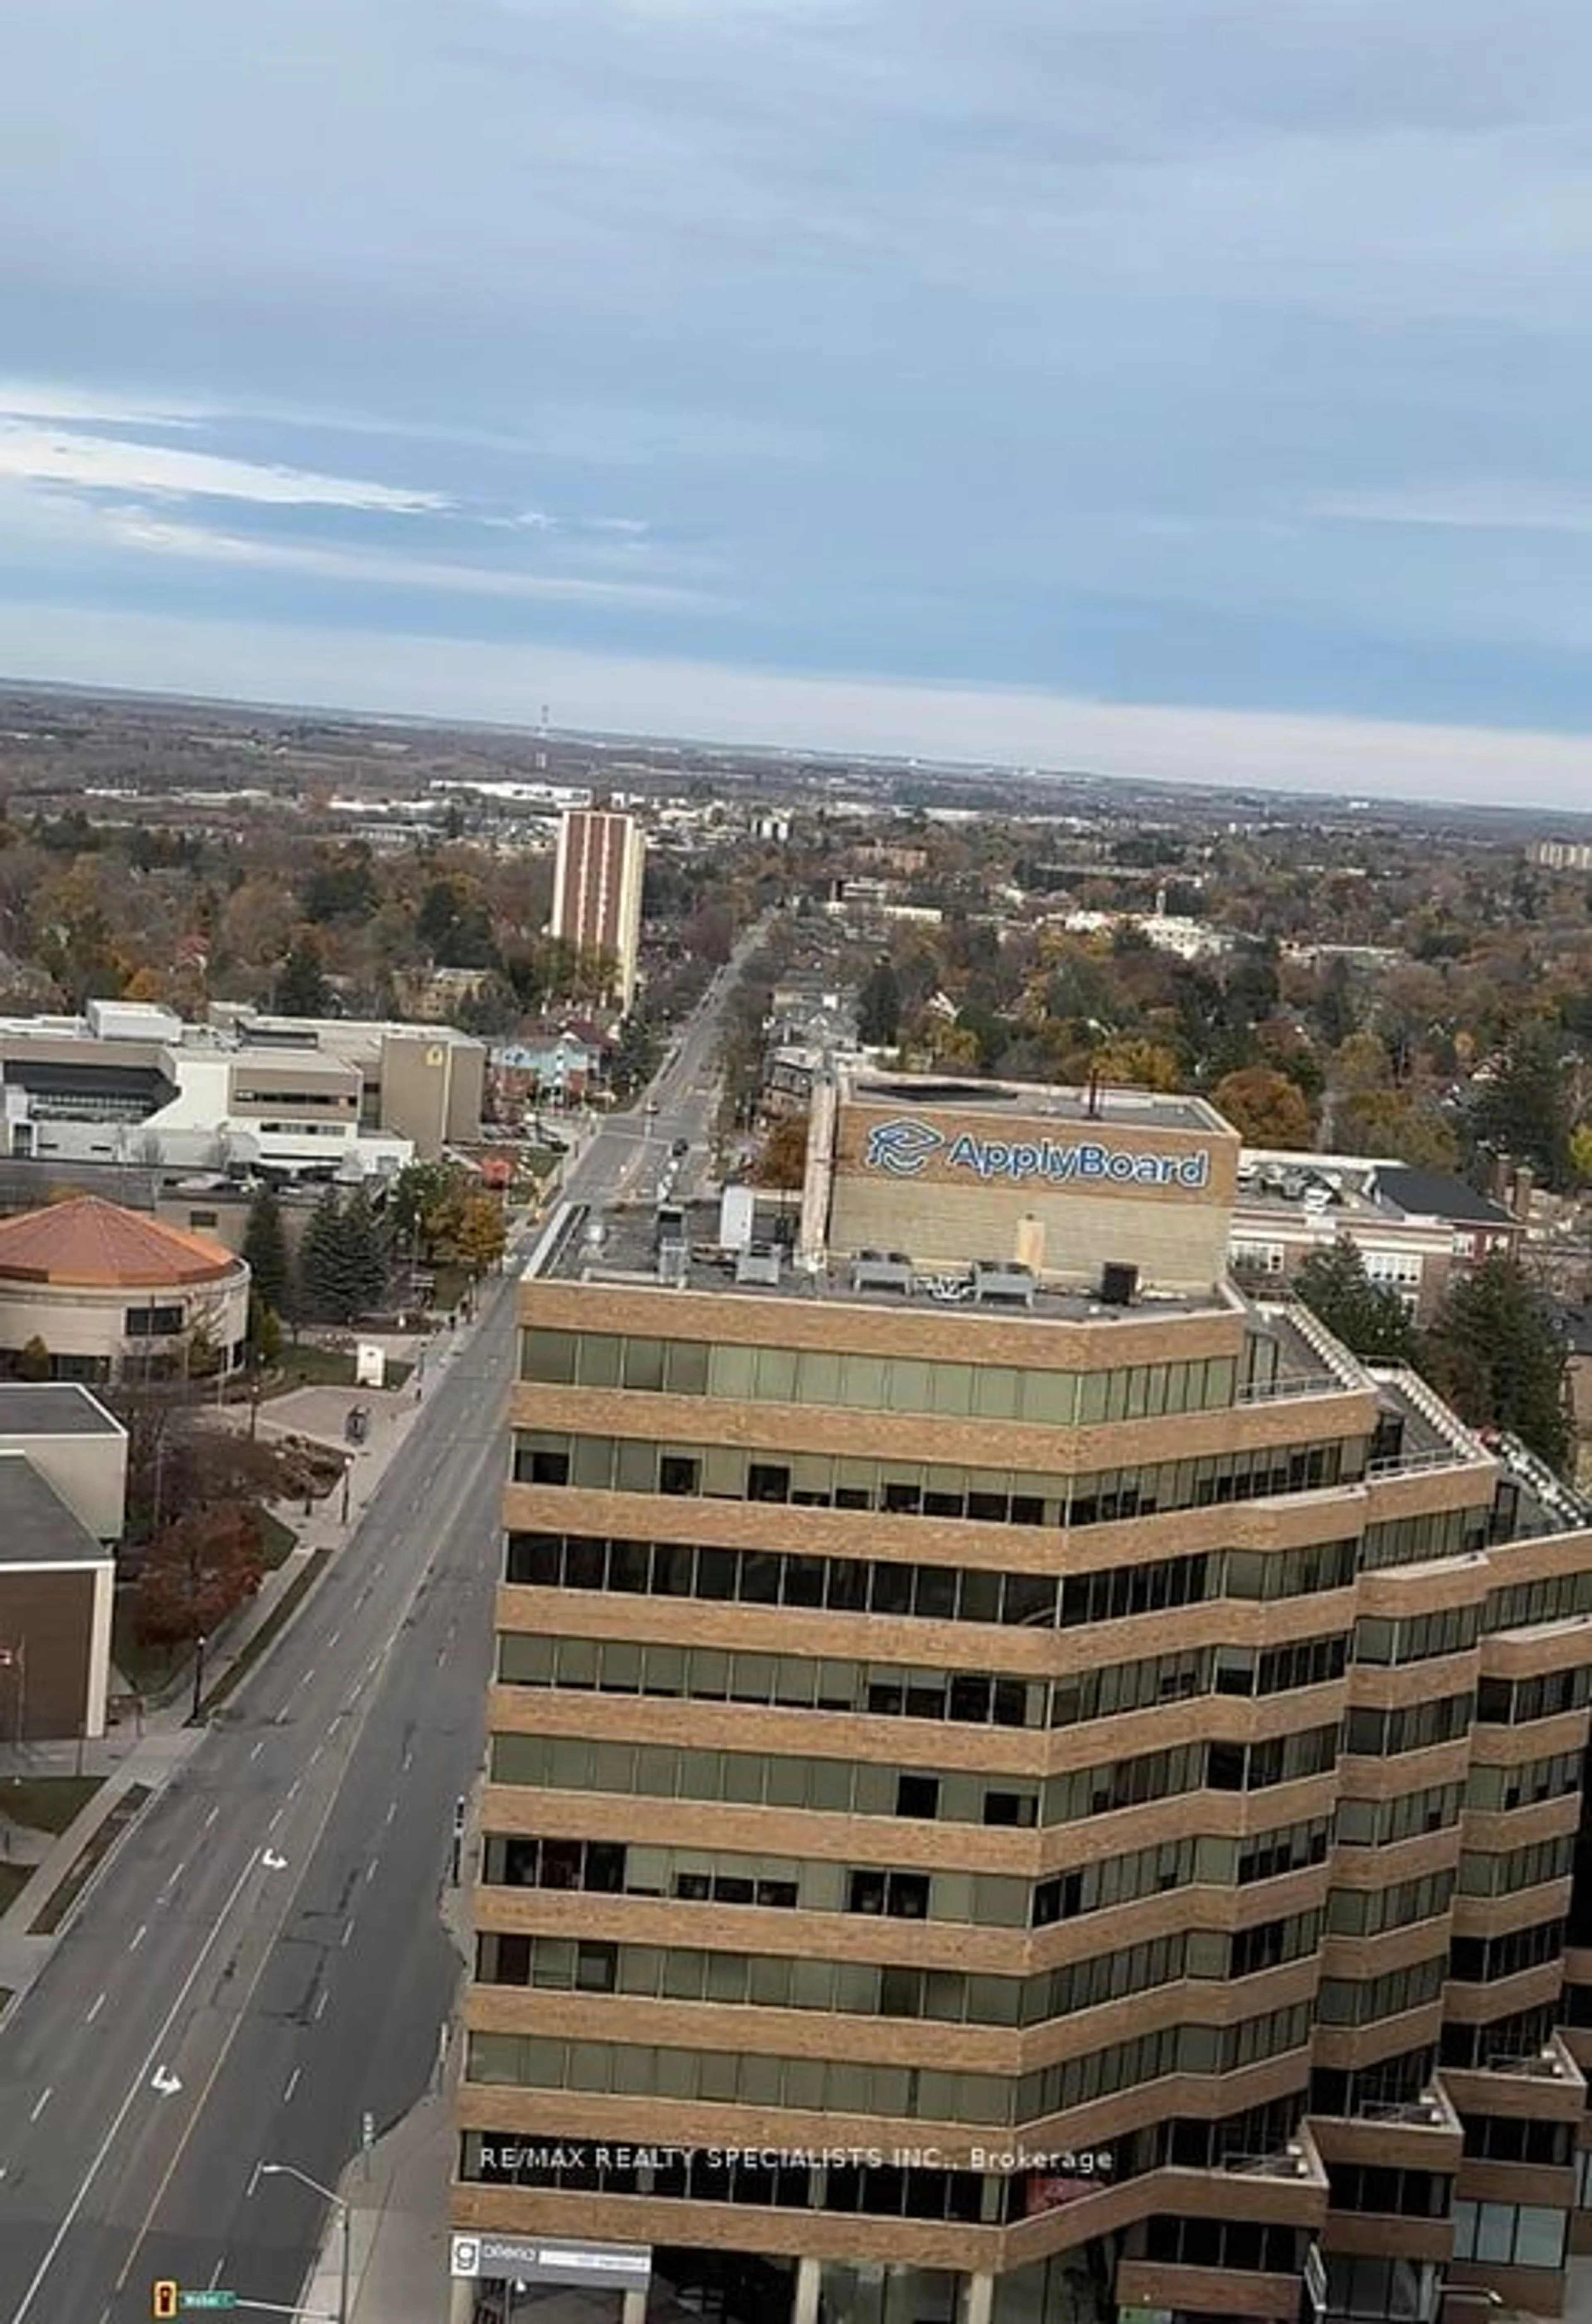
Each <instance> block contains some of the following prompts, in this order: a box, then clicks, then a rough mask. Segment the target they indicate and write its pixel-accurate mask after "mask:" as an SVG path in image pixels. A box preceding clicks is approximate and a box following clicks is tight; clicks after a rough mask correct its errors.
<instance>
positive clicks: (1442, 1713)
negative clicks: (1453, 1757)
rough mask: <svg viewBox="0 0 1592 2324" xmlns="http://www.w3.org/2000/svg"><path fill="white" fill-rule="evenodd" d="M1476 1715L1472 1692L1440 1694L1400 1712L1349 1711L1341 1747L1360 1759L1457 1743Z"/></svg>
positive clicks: (1413, 1703)
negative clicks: (1437, 1744) (1438, 1744)
mask: <svg viewBox="0 0 1592 2324" xmlns="http://www.w3.org/2000/svg"><path fill="white" fill-rule="evenodd" d="M1475 1718H1476V1696H1475V1695H1474V1694H1473V1693H1470V1692H1467V1693H1464V1694H1439V1695H1437V1696H1435V1697H1430V1698H1429V1699H1428V1700H1427V1701H1424V1702H1412V1703H1410V1704H1407V1705H1406V1706H1405V1708H1404V1709H1403V1710H1402V1711H1361V1710H1351V1711H1349V1713H1348V1715H1347V1718H1346V1719H1345V1720H1344V1727H1343V1748H1344V1749H1345V1750H1346V1751H1350V1752H1353V1753H1355V1754H1356V1756H1357V1757H1362V1758H1382V1759H1392V1758H1396V1757H1398V1756H1399V1755H1400V1754H1401V1753H1402V1752H1404V1751H1426V1750H1430V1748H1431V1747H1432V1745H1433V1744H1436V1743H1457V1742H1458V1739H1459V1738H1460V1737H1461V1736H1462V1735H1468V1734H1469V1732H1470V1729H1471V1726H1472V1723H1473V1722H1474V1720H1475Z"/></svg>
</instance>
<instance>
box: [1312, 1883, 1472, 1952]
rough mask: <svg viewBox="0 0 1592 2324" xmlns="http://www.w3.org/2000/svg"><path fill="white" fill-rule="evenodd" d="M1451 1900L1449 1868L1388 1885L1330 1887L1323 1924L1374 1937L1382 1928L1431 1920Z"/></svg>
mask: <svg viewBox="0 0 1592 2324" xmlns="http://www.w3.org/2000/svg"><path fill="white" fill-rule="evenodd" d="M1453 1901H1454V1875H1453V1873H1452V1872H1451V1871H1449V1872H1429V1873H1427V1874H1426V1876H1425V1877H1424V1878H1423V1879H1420V1880H1399V1881H1396V1882H1395V1883H1394V1884H1393V1886H1392V1887H1391V1888H1334V1889H1333V1891H1332V1892H1331V1894H1330V1895H1329V1896H1328V1899H1327V1926H1328V1929H1330V1930H1331V1932H1332V1933H1333V1934H1334V1936H1340V1937H1375V1936H1380V1935H1381V1933H1382V1932H1383V1931H1384V1929H1403V1928H1409V1927H1412V1926H1413V1924H1414V1923H1416V1922H1417V1921H1431V1920H1435V1919H1436V1918H1437V1917H1438V1915H1439V1914H1440V1913H1446V1912H1447V1911H1448V1910H1449V1906H1450V1905H1451V1904H1452V1903H1453Z"/></svg>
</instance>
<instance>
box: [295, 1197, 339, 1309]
mask: <svg viewBox="0 0 1592 2324" xmlns="http://www.w3.org/2000/svg"><path fill="white" fill-rule="evenodd" d="M299 1278H300V1281H301V1283H302V1285H303V1288H304V1304H305V1305H306V1306H307V1307H308V1308H309V1310H310V1314H312V1315H325V1316H331V1315H336V1316H339V1317H340V1316H341V1314H342V1311H343V1308H344V1305H345V1302H346V1300H347V1272H346V1270H345V1268H344V1266H343V1237H342V1204H341V1203H339V1201H338V1190H337V1188H336V1187H335V1186H328V1187H327V1189H326V1190H325V1192H324V1193H323V1194H321V1196H320V1197H319V1201H318V1202H317V1203H316V1205H315V1208H314V1209H313V1210H312V1211H311V1212H310V1222H309V1224H308V1226H307V1227H306V1228H305V1229H304V1240H303V1242H302V1243H301V1246H300V1249H299Z"/></svg>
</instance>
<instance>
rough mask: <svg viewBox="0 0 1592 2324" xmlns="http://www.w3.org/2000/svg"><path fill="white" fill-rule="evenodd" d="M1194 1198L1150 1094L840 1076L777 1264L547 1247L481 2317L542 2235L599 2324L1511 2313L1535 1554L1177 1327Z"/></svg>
mask: <svg viewBox="0 0 1592 2324" xmlns="http://www.w3.org/2000/svg"><path fill="white" fill-rule="evenodd" d="M1237 1150H1238V1142H1237V1139H1236V1136H1235V1135H1234V1133H1233V1131H1232V1130H1230V1129H1229V1127H1228V1126H1227V1125H1226V1123H1225V1122H1224V1121H1223V1120H1221V1119H1220V1118H1219V1117H1218V1116H1217V1114H1215V1113H1214V1112H1213V1111H1211V1109H1210V1108H1209V1107H1208V1105H1207V1104H1206V1103H1205V1102H1203V1101H1201V1100H1199V1099H1197V1098H1191V1097H1177V1096H1152V1095H1148V1094H1146V1093H1142V1092H1113V1091H1106V1092H1099V1093H1089V1094H1088V1095H1084V1094H1079V1093H1067V1092H1062V1091H1057V1090H1050V1089H1042V1090H1041V1089H1029V1088H1004V1087H995V1086H991V1085H988V1084H966V1085H958V1084H952V1083H946V1082H937V1083H929V1082H922V1081H913V1080H908V1079H902V1078H888V1077H883V1076H878V1075H869V1074H865V1073H863V1072H861V1071H860V1070H859V1071H858V1072H857V1073H856V1074H849V1073H843V1074H841V1076H840V1078H839V1081H838V1084H837V1085H835V1086H832V1087H831V1086H829V1085H828V1084H825V1085H822V1086H820V1088H819V1093H818V1096H817V1101H816V1103H815V1108H814V1113H813V1117H812V1125H811V1136H810V1150H809V1161H808V1176H807V1185H806V1189H805V1194H804V1197H803V1212H802V1220H801V1232H800V1236H799V1238H798V1240H797V1243H796V1247H795V1249H794V1250H791V1251H789V1252H783V1253H782V1252H781V1251H780V1250H777V1249H776V1248H775V1247H773V1245H772V1244H771V1245H764V1244H758V1243H754V1244H753V1245H752V1247H751V1248H750V1249H748V1250H743V1251H742V1252H741V1253H740V1254H739V1255H738V1256H735V1257H732V1258H726V1259H721V1258H720V1257H719V1256H718V1254H717V1250H716V1242H717V1214H714V1216H713V1217H711V1218H708V1219H707V1220H705V1221H703V1222H688V1230H689V1233H690V1241H689V1243H688V1244H684V1245H682V1244H681V1243H680V1241H679V1240H678V1233H677V1230H676V1222H675V1221H674V1220H673V1219H671V1217H670V1216H669V1215H668V1214H664V1215H663V1216H662V1220H661V1221H659V1222H655V1221H654V1219H653V1216H652V1214H651V1213H641V1212H625V1211H615V1212H614V1213H610V1214H609V1215H608V1217H607V1218H606V1220H605V1221H604V1222H602V1227H603V1231H602V1233H601V1234H600V1236H599V1235H597V1233H596V1232H594V1231H593V1230H594V1227H595V1225H596V1222H593V1221H591V1220H589V1219H588V1218H586V1217H585V1216H584V1215H583V1214H582V1213H579V1212H578V1211H572V1212H569V1213H563V1214H560V1216H559V1217H558V1218H557V1219H556V1220H555V1221H554V1222H553V1224H552V1226H551V1229H550V1231H549V1234H548V1237H547V1239H546V1240H545V1241H544V1243H543V1245H542V1247H541V1250H540V1251H539V1253H538V1255H537V1258H536V1260H535V1262H534V1263H533V1266H532V1272H531V1274H530V1275H529V1276H528V1277H527V1279H526V1281H525V1283H524V1285H523V1289H522V1293H521V1299H522V1311H521V1313H522V1323H523V1334H522V1355H521V1365H520V1382H519V1385H518V1386H517V1387H516V1388H515V1389H514V1395H513V1399H512V1427H513V1456H512V1475H513V1481H512V1482H511V1483H510V1485H509V1486H508V1488H507V1490H506V1494H505V1499H504V1520H505V1535H504V1578H503V1584H502V1588H501V1591H500V1593H499V1600H498V1608H497V1628H498V1645H497V1664H496V1674H495V1685H494V1687H493V1690H492V1694H491V1701H490V1712H489V1727H490V1745H489V1753H490V1757H489V1766H488V1778H487V1784H486V1790H485V1793H484V1796H483V1806H482V1818H481V1821H482V1839H481V1851H482V1852H481V1865H480V1879H479V1885H478V1886H477V1888H476V1891H475V1900H474V1915H475V1934H474V1941H475V1961H474V1975H473V1980H472V1982H471V1984H470V1987H469V1988H468V1994H467V2007H466V2025H465V2031H464V2045H465V2046H464V2061H463V2078H462V2081H461V2084H460V2088H459V2093H458V2124H459V2148H458V2164H457V2172H458V2176H457V2180H456V2183H455V2186H454V2190H453V2217H454V2222H455V2226H456V2227H457V2228H458V2230H459V2231H460V2232H461V2233H467V2234H469V2235H470V2236H478V2237H481V2238H483V2239H484V2240H483V2241H482V2243H481V2245H480V2246H479V2253H478V2255H477V2256H479V2257H480V2258H481V2260H482V2265H483V2273H484V2275H485V2276H486V2277H490V2276H491V2274H492V2273H493V2272H494V2268H495V2269H496V2272H497V2273H500V2274H502V2273H512V2272H513V2271H514V2269H515V2268H518V2267H521V2266H522V2265H523V2264H524V2262H523V2255H524V2254H526V2253H531V2254H532V2255H534V2253H535V2252H536V2251H538V2250H539V2249H541V2245H542V2244H545V2243H546V2242H547V2240H548V2239H549V2238H551V2239H553V2241H554V2242H555V2244H556V2243H558V2242H559V2241H560V2239H561V2242H562V2245H563V2246H568V2247H579V2248H578V2249H577V2252H576V2258H575V2261H574V2262H573V2266H574V2268H575V2271H576V2276H575V2279H574V2280H578V2269H579V2267H580V2266H582V2265H588V2266H591V2267H596V2268H598V2269H601V2268H607V2269H610V2270H616V2271H618V2272H617V2273H609V2274H606V2275H600V2274H599V2275H598V2276H597V2277H596V2278H594V2279H593V2280H597V2281H603V2282H616V2283H625V2282H628V2283H629V2284H630V2286H631V2289H630V2290H629V2292H627V2293H626V2294H625V2295H624V2301H625V2304H624V2313H625V2318H626V2319H627V2324H631V2319H640V2318H641V2317H643V2315H644V2314H646V2313H647V2312H648V2310H647V2301H648V2293H647V2291H646V2290H645V2289H644V2288H643V2287H644V2284H645V2282H646V2279H647V2276H648V2273H649V2271H650V2274H651V2279H652V2283H653V2296H654V2300H655V2301H661V2297H662V2287H664V2286H665V2285H667V2286H668V2287H670V2288H671V2291H672V2292H677V2293H679V2294H680V2295H682V2296H683V2297H684V2298H685V2299H686V2300H687V2301H688V2302H690V2303H691V2306H692V2312H698V2313H702V2314H705V2315H712V2316H717V2317H722V2318H726V2319H739V2324H820V2319H821V2324H1116V2319H1134V2324H1146V2319H1155V2320H1156V2324H1184V2319H1186V2324H1207V2320H1208V2319H1212V2320H1213V2319H1233V2318H1254V2319H1273V2320H1274V2324H1295V2319H1307V2324H1310V2319H1356V2324H1357V2319H1407V2320H1408V2324H1435V2319H1439V2318H1441V2319H1447V2324H1456V2319H1463V2318H1475V2319H1477V2324H1479V2319H1481V2318H1483V2317H1484V2316H1486V2315H1487V2314H1489V2313H1490V2312H1492V2305H1493V2302H1495V2301H1500V2300H1501V2301H1504V2302H1505V2303H1506V2304H1508V2305H1509V2306H1511V2307H1519V2308H1523V2309H1530V2310H1547V2311H1554V2310H1557V2309H1558V2308H1559V2306H1560V2302H1561V2300H1562V2294H1563V2281H1564V2279H1563V2264H1564V2259H1565V2253H1566V2248H1567V2240H1568V2236H1569V2228H1570V2225H1571V2220H1572V2215H1573V2214H1574V2213H1575V2211H1576V2209H1577V2207H1578V2194H1579V2192H1580V2190H1581V2189H1582V2187H1583V2185H1584V2183H1585V2182H1584V2180H1583V2179H1582V2177H1581V2175H1580V2170H1581V2166H1580V2163H1579V2160H1578V2147H1579V2144H1580V2138H1581V2124H1582V2119H1583V2114H1584V2107H1585V2099H1586V2085H1585V2082H1584V2080H1583V2078H1582V2074H1581V2071H1580V2070H1579V2067H1578V2064H1577V2063H1576V2060H1575V2057H1574V2055H1572V2049H1574V2048H1575V2047H1577V2046H1578V2042H1577V2039H1576V2036H1575V2035H1574V2033H1573V2031H1572V2032H1571V2033H1569V2034H1565V2033H1560V2030H1559V2029H1560V2024H1561V2022H1562V2021H1564V2020H1565V2019H1566V2018H1567V2016H1568V2017H1569V2018H1572V2019H1573V2018H1574V2016H1575V2015H1577V2011H1576V2009H1575V2006H1574V2004H1575V1999H1576V1997H1575V1995H1574V1994H1571V1995H1570V1996H1569V1999H1568V2000H1567V1997H1566V1996H1565V1993H1564V1984H1565V1974H1566V1958H1565V1953H1566V1941H1567V1918H1568V1916H1569V1914H1571V1911H1572V1905H1571V1887H1572V1883H1571V1875H1572V1870H1573V1864H1574V1857H1575V1849H1576V1833H1577V1827H1578V1817H1579V1814H1580V1803H1581V1790H1582V1781H1583V1764H1584V1756H1585V1748H1586V1743H1587V1699H1588V1689H1589V1686H1592V1618H1589V1616H1592V1535H1589V1534H1588V1532H1587V1530H1586V1528H1585V1523H1584V1515H1585V1513H1584V1511H1583V1510H1582V1509H1581V1508H1579V1507H1578V1505H1577V1504H1576V1503H1575V1502H1574V1501H1573V1499H1572V1498H1571V1497H1569V1496H1568V1495H1566V1494H1563V1493H1562V1492H1560V1490H1559V1489H1557V1488H1556V1487H1554V1486H1553V1485H1552V1483H1551V1480H1548V1479H1547V1478H1546V1476H1545V1473H1544V1472H1541V1471H1538V1470H1534V1469H1532V1467H1531V1465H1530V1464H1529V1463H1523V1462H1519V1461H1514V1460H1513V1459H1512V1457H1511V1456H1510V1454H1509V1452H1508V1449H1507V1448H1504V1452H1502V1453H1499V1452H1495V1451H1493V1450H1489V1449H1488V1448H1486V1447H1485V1446H1484V1445H1483V1444H1482V1443H1479V1442H1478V1441H1477V1440H1476V1438H1475V1437H1474V1436H1473V1435H1471V1434H1469V1433H1468V1432H1467V1430H1466V1429H1465V1428H1464V1427H1463V1426H1462V1425H1460V1423H1459V1422H1458V1420H1457V1419H1456V1418H1455V1417H1454V1416H1453V1415H1452V1414H1451V1413H1450V1412H1449V1410H1448V1409H1447V1408H1446V1407H1445V1406H1444V1405H1443V1404H1442V1403H1441V1402H1440V1401H1439V1399H1438V1397H1436V1396H1435V1395H1433V1394H1432V1392H1431V1391H1430V1389H1429V1388H1427V1387H1426V1386H1425V1385H1424V1384H1423V1383H1422V1381H1421V1379H1418V1378H1417V1377H1416V1376H1415V1375H1414V1374H1412V1373H1411V1372H1409V1371H1406V1370H1402V1369H1384V1368H1374V1369H1367V1368H1365V1366H1363V1365H1361V1364H1360V1363H1358V1362H1356V1360H1355V1359H1354V1358H1353V1357H1351V1356H1350V1355H1348V1354H1347V1352H1346V1351H1344V1350H1343V1349H1342V1348H1341V1347H1340V1346H1339V1345H1338V1344H1337V1342H1335V1341H1334V1340H1333V1339H1332V1338H1331V1337H1330V1336H1329V1335H1328V1333H1326V1332H1325V1331H1324V1330H1322V1329H1321V1327H1320V1326H1319V1324H1317V1323H1315V1322H1314V1321H1313V1320H1312V1319H1311V1318H1310V1315H1309V1314H1306V1313H1305V1312H1303V1311H1301V1310H1300V1309H1298V1308H1294V1307H1287V1306H1280V1305H1263V1304H1258V1303H1256V1302H1254V1301H1252V1300H1250V1299H1248V1298H1246V1297H1245V1296H1243V1295H1242V1294H1241V1293H1240V1292H1238V1291H1237V1290H1236V1289H1235V1288H1234V1286H1232V1284H1231V1283H1230V1282H1229V1280H1228V1279H1227V1277H1226V1247H1227V1237H1228V1219H1229V1213H1230V1210H1231V1206H1232V1199H1233V1192H1234V1182H1235V1170H1236V1158H1237ZM1576 1958H1577V1956H1575V1955H1574V1954H1572V1955H1571V1961H1572V1965H1573V1963H1574V1961H1575V1960H1576ZM1579 1958H1580V1959H1581V1960H1583V1961H1586V1960H1587V1959H1588V1957H1587V1956H1586V1955H1582V1956H1580V1957H1579ZM494 2236H495V2237H500V2238H508V2239H509V2240H508V2242H507V2243H506V2244H505V2245H504V2246H501V2247H500V2249H499V2256H498V2258H497V2260H496V2261H494V2260H493V2258H492V2251H493V2248H494V2246H491V2244H490V2243H489V2242H488V2241H486V2240H485V2239H486V2238H490V2237H494ZM538 2239H541V2244H539V2242H538ZM474 2248H475V2247H474V2246H472V2249H474ZM514 2255H520V2256H519V2257H515V2256H514ZM626 2269H629V2270H630V2271H632V2273H630V2274H629V2275H626V2274H625V2270H626ZM1489 2295H1491V2297H1490V2298H1489ZM508 2296H509V2295H507V2294H505V2295H504V2297H505V2299H506V2298H507V2297H508ZM613 2296H614V2301H615V2308H616V2312H617V2311H618V2309H619V2303H620V2298H621V2295H620V2293H618V2292H616V2293H615V2294H614V2295H613ZM675 2312H677V2311H676V2310H673V2309H667V2308H664V2307H663V2306H662V2305H656V2306H655V2307H654V2309H653V2313H655V2314H661V2313H670V2314H673V2313H675Z"/></svg>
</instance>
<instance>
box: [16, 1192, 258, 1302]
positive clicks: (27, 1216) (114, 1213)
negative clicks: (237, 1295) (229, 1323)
mask: <svg viewBox="0 0 1592 2324" xmlns="http://www.w3.org/2000/svg"><path fill="white" fill-rule="evenodd" d="M238 1264H239V1262H238V1261H237V1259H235V1258H234V1256H233V1254H232V1253H231V1251H229V1250H226V1249H225V1248H224V1247H223V1245H222V1244H220V1243H218V1242H212V1241H211V1240H210V1238H209V1237H208V1235H201V1234H192V1233H190V1232H189V1231H187V1230H186V1229H185V1228H182V1227H168V1226H162V1223H161V1222H160V1221H159V1220H158V1219H152V1218H150V1217H149V1216H147V1214H146V1213H143V1212H142V1211H125V1210H123V1209H122V1207H121V1205H120V1204H119V1203H106V1202H102V1201H101V1200H100V1198H99V1196H98V1195H97V1194H74V1195H73V1196H72V1197H71V1198H70V1199H69V1201H67V1202H64V1203H50V1204H49V1205H48V1207H47V1208H46V1209H44V1210H42V1211H24V1212H23V1213H22V1214H21V1215H20V1216H19V1217H17V1218H14V1219H0V1282H12V1283H61V1284H78V1285H80V1286H82V1287H83V1288H84V1289H89V1288H97V1289H123V1288H125V1289H129V1290H131V1289H142V1288H145V1287H149V1288H163V1287H164V1286H168V1285H174V1284H185V1283H215V1282H218V1281H219V1280H220V1279H221V1278H222V1277H224V1276H227V1275H229V1274H230V1273H231V1272H232V1270H233V1269H234V1268H236V1266H237V1265H238Z"/></svg>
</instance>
